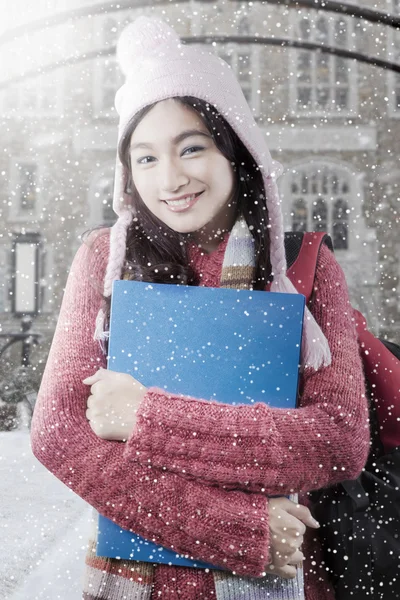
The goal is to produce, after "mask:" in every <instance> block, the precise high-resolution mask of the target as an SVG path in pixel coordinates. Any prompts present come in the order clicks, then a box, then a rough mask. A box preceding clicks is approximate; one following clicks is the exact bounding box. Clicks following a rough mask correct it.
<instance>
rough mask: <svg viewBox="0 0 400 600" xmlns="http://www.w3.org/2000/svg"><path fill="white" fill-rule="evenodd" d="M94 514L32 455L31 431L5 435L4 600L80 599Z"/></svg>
mask: <svg viewBox="0 0 400 600" xmlns="http://www.w3.org/2000/svg"><path fill="white" fill-rule="evenodd" d="M90 514H91V509H90V508H89V507H88V505H87V504H86V503H85V502H84V501H83V500H81V499H80V498H79V497H78V496H76V495H75V494H74V493H73V492H71V491H70V490H69V489H68V488H67V487H66V486H65V485H63V484H62V483H61V482H60V481H58V480H57V479H56V478H55V477H54V476H53V475H52V474H51V473H49V472H48V471H47V470H46V469H45V468H44V467H43V466H42V465H41V464H40V463H39V462H38V461H37V460H36V458H35V457H34V456H33V454H32V452H31V449H30V441H29V432H28V431H26V430H25V431H12V432H0V598H1V600H80V599H81V577H82V572H83V564H84V556H85V552H86V542H87V539H88V525H89V520H90Z"/></svg>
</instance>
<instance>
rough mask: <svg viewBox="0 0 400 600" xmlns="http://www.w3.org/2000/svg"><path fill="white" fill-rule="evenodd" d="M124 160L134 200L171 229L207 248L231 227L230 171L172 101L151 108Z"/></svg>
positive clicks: (196, 120) (187, 112)
mask: <svg viewBox="0 0 400 600" xmlns="http://www.w3.org/2000/svg"><path fill="white" fill-rule="evenodd" d="M130 157H131V166H132V179H133V182H134V184H135V187H136V189H137V191H138V193H139V195H140V197H141V198H142V200H143V202H144V204H145V205H146V206H147V207H148V208H149V209H150V210H151V212H152V213H153V214H154V215H155V216H156V217H158V218H159V219H160V220H161V221H163V222H164V223H165V224H166V225H168V226H169V227H171V229H174V230H175V231H178V232H180V233H192V232H199V238H201V239H203V240H204V241H205V242H206V243H207V240H209V239H211V238H215V236H218V235H221V232H224V231H227V230H229V229H230V228H231V227H232V225H233V223H234V221H235V215H236V207H235V206H234V205H233V204H232V202H231V200H232V197H233V192H234V183H235V182H234V174H233V170H232V167H231V164H230V162H229V161H228V160H227V159H226V158H225V157H224V156H223V155H222V154H221V152H220V151H219V150H218V149H217V147H216V145H215V144H214V141H213V139H212V137H211V136H210V133H209V132H208V130H207V128H206V126H205V125H204V123H203V122H202V120H201V118H200V116H199V115H198V114H197V113H196V112H195V111H194V110H191V109H190V108H187V107H186V106H183V105H182V104H181V103H180V102H179V101H176V100H174V99H168V100H164V101H162V102H159V103H158V104H156V105H155V106H154V107H153V108H152V109H151V110H150V111H149V112H148V113H147V114H146V115H145V116H144V117H143V119H142V120H141V121H140V123H139V124H138V125H137V127H136V129H135V131H134V132H133V134H132V137H131V142H130ZM199 241H201V240H199Z"/></svg>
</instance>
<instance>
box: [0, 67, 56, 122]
mask: <svg viewBox="0 0 400 600" xmlns="http://www.w3.org/2000/svg"><path fill="white" fill-rule="evenodd" d="M62 96H63V93H62V75H61V74H60V73H57V74H55V73H52V74H51V75H42V76H40V77H34V78H32V79H29V80H27V81H26V82H24V83H18V84H11V85H10V86H8V87H7V88H6V89H5V90H4V91H3V93H2V110H3V112H4V113H5V115H7V116H9V117H13V116H15V117H18V118H20V117H29V116H34V117H38V116H44V117H46V116H47V117H51V116H55V115H58V114H60V113H62Z"/></svg>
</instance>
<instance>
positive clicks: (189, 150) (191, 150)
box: [182, 146, 204, 154]
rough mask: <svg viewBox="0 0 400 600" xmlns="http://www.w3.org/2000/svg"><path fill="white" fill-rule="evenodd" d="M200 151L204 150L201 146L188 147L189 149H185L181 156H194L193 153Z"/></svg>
mask: <svg viewBox="0 0 400 600" xmlns="http://www.w3.org/2000/svg"><path fill="white" fill-rule="evenodd" d="M200 150H204V148H203V146H190V148H185V149H184V151H183V152H182V154H194V152H200Z"/></svg>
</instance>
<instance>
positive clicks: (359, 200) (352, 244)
mask: <svg viewBox="0 0 400 600" xmlns="http://www.w3.org/2000/svg"><path fill="white" fill-rule="evenodd" d="M324 169H327V170H328V171H333V172H336V174H337V175H338V177H341V176H344V177H345V178H346V179H347V181H348V186H349V189H348V191H347V193H346V194H345V195H344V194H336V195H335V196H332V197H330V195H329V193H328V194H327V195H326V196H324V198H325V199H326V201H327V207H328V224H329V228H328V231H327V233H328V234H329V235H330V236H331V237H332V239H333V220H332V216H333V211H334V202H335V200H338V199H343V200H345V201H347V206H348V209H349V210H350V213H349V215H348V246H347V249H343V248H338V249H336V250H335V254H337V255H338V257H343V258H346V257H350V256H351V255H353V254H354V253H355V252H361V251H362V243H363V234H364V233H365V230H366V229H367V228H366V225H365V222H364V219H363V217H362V205H363V187H362V180H363V178H364V174H363V173H354V171H353V169H352V168H349V166H347V165H346V164H345V163H343V162H341V161H337V160H332V159H330V158H329V157H327V158H321V159H320V160H318V161H316V160H315V158H311V157H309V158H306V159H304V160H301V161H296V162H294V163H292V164H291V165H288V166H287V168H286V169H285V173H284V175H283V176H282V182H281V183H280V192H281V197H282V202H283V207H284V225H285V230H286V231H292V230H293V229H292V222H293V216H292V212H293V203H294V201H295V200H297V199H300V198H303V199H304V200H305V201H306V206H307V226H306V231H313V227H311V224H312V216H311V215H312V194H310V193H307V194H301V193H298V194H296V195H294V194H293V193H292V191H291V184H292V178H293V175H294V174H298V175H300V174H301V173H305V174H306V175H308V177H309V178H310V179H311V177H312V175H313V173H316V172H317V171H318V170H321V171H322V170H324ZM316 195H317V193H315V196H316ZM356 217H357V218H356Z"/></svg>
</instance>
